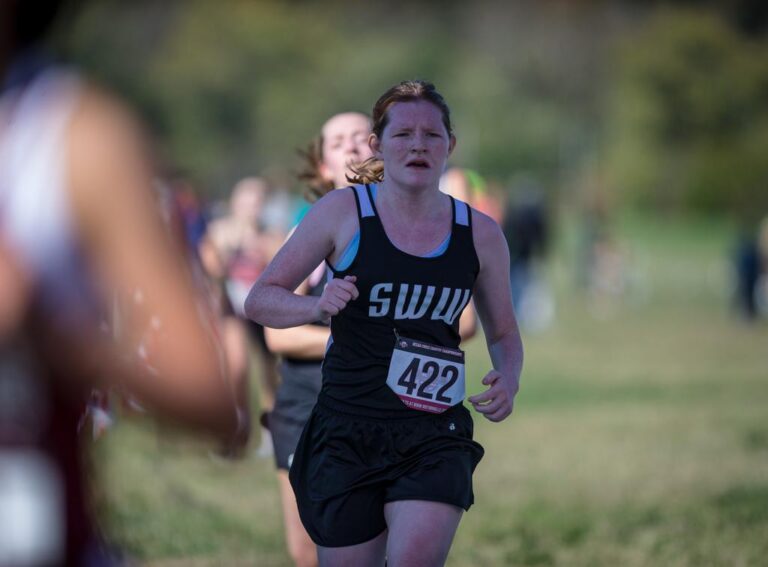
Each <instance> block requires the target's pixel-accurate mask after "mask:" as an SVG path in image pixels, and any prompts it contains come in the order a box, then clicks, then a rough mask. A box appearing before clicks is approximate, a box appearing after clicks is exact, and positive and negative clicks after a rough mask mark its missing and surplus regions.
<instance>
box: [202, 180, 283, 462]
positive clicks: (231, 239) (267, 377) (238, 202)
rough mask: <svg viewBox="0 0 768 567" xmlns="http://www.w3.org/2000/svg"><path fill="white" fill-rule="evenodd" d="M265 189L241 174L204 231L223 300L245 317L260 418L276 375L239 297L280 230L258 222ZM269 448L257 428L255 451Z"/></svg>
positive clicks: (275, 246)
mask: <svg viewBox="0 0 768 567" xmlns="http://www.w3.org/2000/svg"><path fill="white" fill-rule="evenodd" d="M268 194H269V185H268V184H267V182H266V180H264V179H262V178H259V177H247V178H245V179H242V180H241V181H239V182H238V183H237V184H236V185H235V187H234V189H233V190H232V194H231V195H230V200H229V210H228V212H227V214H226V215H224V216H223V217H221V218H218V219H216V220H214V221H212V222H211V223H210V224H209V226H208V232H207V234H208V239H209V242H210V245H211V246H212V250H211V251H209V252H213V251H215V253H216V254H217V255H218V262H219V263H220V268H221V270H222V272H223V273H221V274H216V275H217V276H219V277H222V278H223V281H224V282H225V289H226V293H227V297H228V299H229V302H230V304H231V306H232V308H233V309H234V312H235V313H236V314H237V316H238V317H241V318H242V319H243V320H244V321H245V324H246V326H247V329H248V336H249V344H250V345H251V346H252V347H253V348H252V349H251V350H252V351H253V352H254V353H255V355H256V356H257V357H258V362H259V385H260V389H259V403H260V406H261V412H262V421H264V420H265V419H266V418H265V417H264V416H266V414H267V413H268V412H269V411H270V410H271V409H272V407H273V406H274V403H275V394H276V392H277V386H278V381H279V377H278V373H277V358H276V357H275V356H274V355H273V354H272V353H271V352H270V350H269V349H268V348H267V343H266V340H265V338H264V327H262V326H261V325H259V324H258V323H254V322H253V321H250V320H247V319H245V313H244V311H243V302H244V301H245V297H246V296H247V295H248V291H249V290H250V289H251V286H252V285H253V283H254V282H255V281H256V280H257V279H258V277H259V276H260V275H261V272H262V271H263V270H264V268H265V267H266V265H267V264H268V263H269V261H270V260H271V259H272V256H273V255H274V254H275V252H276V251H277V249H278V247H279V246H280V244H281V243H282V241H283V239H284V236H285V235H280V234H276V233H274V232H269V231H267V230H266V229H265V227H264V225H263V214H264V208H265V204H266V201H267V196H268ZM209 267H211V264H209ZM271 451H272V441H271V439H270V438H269V432H268V430H266V429H263V430H262V442H261V446H260V448H259V454H260V455H261V456H269V455H271Z"/></svg>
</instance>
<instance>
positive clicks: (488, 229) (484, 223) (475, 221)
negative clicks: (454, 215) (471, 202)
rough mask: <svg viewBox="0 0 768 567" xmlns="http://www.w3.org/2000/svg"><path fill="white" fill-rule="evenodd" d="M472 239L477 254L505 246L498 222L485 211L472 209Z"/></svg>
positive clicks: (495, 250)
mask: <svg viewBox="0 0 768 567" xmlns="http://www.w3.org/2000/svg"><path fill="white" fill-rule="evenodd" d="M472 239H473V240H474V242H475V248H476V249H477V251H478V254H479V253H480V252H481V251H483V250H487V249H489V248H490V249H491V250H493V251H494V252H498V251H499V248H498V247H499V246H502V245H503V246H506V241H505V239H504V233H502V232H501V227H500V226H499V224H498V223H497V222H496V221H495V220H493V219H492V218H491V217H489V216H488V215H486V214H485V213H481V212H480V211H478V210H477V209H475V208H473V209H472Z"/></svg>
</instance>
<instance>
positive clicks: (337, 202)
mask: <svg viewBox="0 0 768 567" xmlns="http://www.w3.org/2000/svg"><path fill="white" fill-rule="evenodd" d="M356 210H357V205H356V204H355V195H354V190H353V189H351V188H349V187H345V188H343V189H334V190H333V191H329V192H328V193H326V194H325V195H324V196H323V197H322V198H320V199H319V200H318V201H317V202H316V203H315V204H314V205H312V208H310V210H309V211H310V213H312V214H314V215H318V214H322V215H333V217H334V218H335V217H338V218H340V219H341V218H344V217H346V216H348V215H349V214H350V213H354V212H355V211H356ZM308 214H309V213H308Z"/></svg>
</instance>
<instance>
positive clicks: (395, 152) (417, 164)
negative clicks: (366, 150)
mask: <svg viewBox="0 0 768 567" xmlns="http://www.w3.org/2000/svg"><path fill="white" fill-rule="evenodd" d="M387 112H388V115H389V122H388V124H387V126H386V127H385V128H384V131H383V132H382V136H381V139H378V138H376V137H375V136H374V137H372V138H371V147H372V148H373V150H374V155H376V157H377V158H379V159H381V160H382V161H383V162H384V176H385V179H387V180H390V181H393V182H395V183H397V184H399V185H403V186H408V187H428V186H431V185H434V186H437V184H438V182H439V180H440V176H441V175H442V173H443V171H444V170H445V164H446V162H447V161H448V156H449V155H450V154H451V152H452V151H453V147H454V145H455V143H456V140H455V139H454V137H453V136H451V135H449V134H448V132H447V130H446V128H445V125H444V124H443V115H442V112H441V111H440V109H439V108H438V107H437V106H435V105H434V104H432V103H431V102H428V101H425V100H417V101H410V102H398V103H395V104H393V105H392V106H391V107H390V108H389V110H388V111H387Z"/></svg>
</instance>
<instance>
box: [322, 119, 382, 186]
mask: <svg viewBox="0 0 768 567" xmlns="http://www.w3.org/2000/svg"><path fill="white" fill-rule="evenodd" d="M322 134H323V148H322V152H323V163H322V170H321V172H322V175H323V177H325V178H326V179H328V180H329V181H332V182H333V184H334V186H335V187H343V186H345V185H349V181H347V177H346V176H347V173H349V169H348V167H349V165H350V164H359V163H362V162H363V161H365V160H367V159H368V158H369V157H371V155H372V154H371V148H370V147H368V136H370V134H371V122H370V120H369V119H368V117H367V116H365V115H363V114H359V113H357V112H347V113H344V114H337V115H336V116H334V117H333V118H331V119H330V120H328V122H326V123H325V125H324V126H323V132H322Z"/></svg>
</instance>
